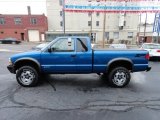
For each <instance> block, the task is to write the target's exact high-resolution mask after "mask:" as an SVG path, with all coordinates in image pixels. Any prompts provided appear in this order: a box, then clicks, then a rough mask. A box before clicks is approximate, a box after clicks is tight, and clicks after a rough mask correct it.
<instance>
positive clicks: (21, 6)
mask: <svg viewBox="0 0 160 120" xmlns="http://www.w3.org/2000/svg"><path fill="white" fill-rule="evenodd" d="M27 6H31V13H32V14H43V13H45V14H46V0H0V14H27Z"/></svg>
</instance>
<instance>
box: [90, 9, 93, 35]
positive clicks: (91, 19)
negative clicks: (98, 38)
mask: <svg viewBox="0 0 160 120" xmlns="http://www.w3.org/2000/svg"><path fill="white" fill-rule="evenodd" d="M92 13H93V12H92V11H91V13H90V14H91V28H90V35H91V38H92V37H93V36H92Z"/></svg>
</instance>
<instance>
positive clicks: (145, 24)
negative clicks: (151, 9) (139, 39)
mask: <svg viewBox="0 0 160 120" xmlns="http://www.w3.org/2000/svg"><path fill="white" fill-rule="evenodd" d="M146 26H147V13H146V18H145V23H144V36H143V38H144V40H146V39H145V38H146ZM143 42H144V41H143Z"/></svg>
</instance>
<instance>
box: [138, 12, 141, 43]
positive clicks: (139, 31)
mask: <svg viewBox="0 0 160 120" xmlns="http://www.w3.org/2000/svg"><path fill="white" fill-rule="evenodd" d="M141 19H142V18H141V13H140V20H139V25H138V34H137V38H138V41H137V42H138V43H137V44H138V45H139V43H140V39H139V38H140V33H141Z"/></svg>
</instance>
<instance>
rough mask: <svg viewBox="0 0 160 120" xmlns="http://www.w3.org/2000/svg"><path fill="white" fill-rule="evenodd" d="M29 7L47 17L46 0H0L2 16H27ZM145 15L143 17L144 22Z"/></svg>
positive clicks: (150, 15)
mask: <svg viewBox="0 0 160 120" xmlns="http://www.w3.org/2000/svg"><path fill="white" fill-rule="evenodd" d="M27 6H31V13H32V14H43V13H44V14H45V15H46V0H0V14H27ZM153 20H154V14H148V23H152V22H153ZM144 21H145V14H143V15H142V22H144Z"/></svg>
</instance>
